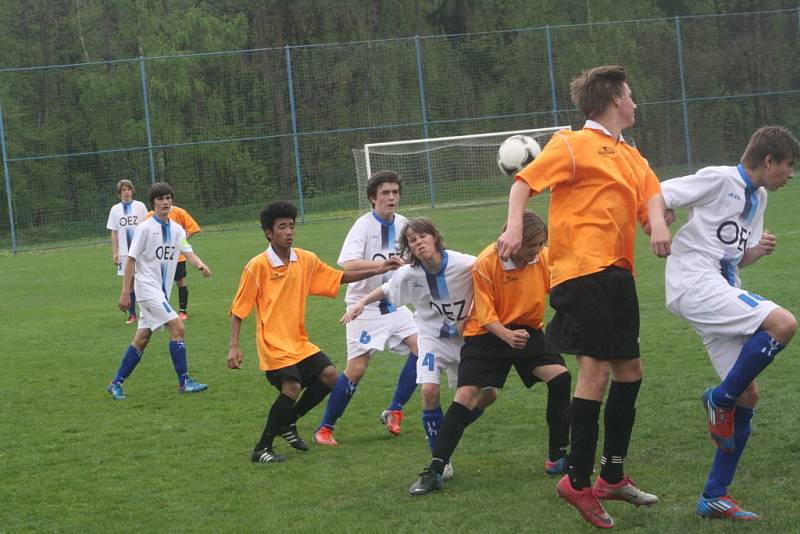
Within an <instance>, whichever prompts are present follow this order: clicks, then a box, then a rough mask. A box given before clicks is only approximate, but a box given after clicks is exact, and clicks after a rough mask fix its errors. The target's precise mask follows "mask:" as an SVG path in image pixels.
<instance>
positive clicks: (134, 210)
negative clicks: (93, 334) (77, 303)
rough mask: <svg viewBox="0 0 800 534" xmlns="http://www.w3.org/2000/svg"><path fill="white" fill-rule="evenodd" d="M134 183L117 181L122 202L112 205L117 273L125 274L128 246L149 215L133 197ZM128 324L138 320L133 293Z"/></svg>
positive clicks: (111, 227)
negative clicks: (139, 225) (138, 226)
mask: <svg viewBox="0 0 800 534" xmlns="http://www.w3.org/2000/svg"><path fill="white" fill-rule="evenodd" d="M134 191H135V190H134V188H133V183H132V182H131V181H130V180H120V181H119V182H117V196H118V197H119V200H120V202H118V203H117V204H114V205H113V206H111V211H110V212H109V213H108V222H107V223H106V228H107V229H109V230H111V255H112V258H113V261H114V265H115V266H116V268H117V275H118V276H123V275H124V274H125V264H126V263H128V262H127V259H128V248H129V247H130V245H131V241H133V233H134V231H135V230H136V226H137V225H138V224H139V223H141V222H142V221H144V219H145V217H146V216H147V207H146V206H145V205H144V203H143V202H139V201H138V200H134V199H133V193H134ZM126 311H127V312H128V321H127V322H128V324H133V323H135V322H136V295H135V294H134V293H131V306H130V308H129V309H128V310H126Z"/></svg>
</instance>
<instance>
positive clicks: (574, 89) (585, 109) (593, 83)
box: [569, 65, 628, 119]
mask: <svg viewBox="0 0 800 534" xmlns="http://www.w3.org/2000/svg"><path fill="white" fill-rule="evenodd" d="M627 80H628V75H627V74H626V73H625V68H624V67H620V66H619V65H604V66H602V67H594V68H592V69H589V70H586V71H584V72H582V73H581V75H580V76H578V77H577V78H575V79H574V80H572V83H570V84H569V93H570V97H571V98H572V102H573V103H574V104H575V106H577V108H578V109H579V110H581V112H582V113H583V114H584V115H586V117H587V118H589V119H591V118H594V117H596V116H597V115H600V114H601V113H603V112H604V111H605V110H606V108H608V106H609V104H611V103H612V102H613V101H614V99H615V98H619V97H622V95H623V87H622V86H623V84H624V83H625V82H627Z"/></svg>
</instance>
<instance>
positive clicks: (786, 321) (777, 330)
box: [764, 308, 797, 345]
mask: <svg viewBox="0 0 800 534" xmlns="http://www.w3.org/2000/svg"><path fill="white" fill-rule="evenodd" d="M764 326H765V328H766V330H767V332H769V335H770V336H772V338H773V339H774V340H775V341H777V342H779V343H781V344H783V345H786V344H788V343H789V342H790V341H791V340H792V338H793V337H794V335H795V334H796V333H797V319H796V318H795V316H794V315H792V313H791V312H789V311H787V310H784V309H783V308H778V309H776V310H774V311H773V312H772V313H770V314H769V316H767V320H766V321H764Z"/></svg>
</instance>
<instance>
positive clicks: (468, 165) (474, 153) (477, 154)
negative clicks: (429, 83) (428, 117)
mask: <svg viewBox="0 0 800 534" xmlns="http://www.w3.org/2000/svg"><path fill="white" fill-rule="evenodd" d="M569 129H570V127H569V126H553V127H549V128H535V129H528V130H514V131H506V132H489V133H479V134H472V135H456V136H449V137H433V138H428V139H408V140H402V141H387V142H382V143H367V144H365V145H364V146H363V147H362V148H356V149H353V159H354V162H355V168H356V181H357V187H358V199H359V200H358V207H359V209H361V210H365V209H369V207H370V203H369V199H368V198H367V196H366V186H367V178H369V176H371V175H372V173H373V172H376V171H378V170H383V169H391V170H393V171H396V172H398V173H399V174H400V175H401V176H402V177H403V205H404V206H409V207H410V206H426V205H427V206H430V207H432V208H435V207H438V206H445V205H460V204H479V203H486V202H494V201H499V200H502V199H503V198H507V197H508V189H509V187H510V186H511V180H510V179H509V178H508V176H506V175H505V174H503V173H502V171H500V169H499V168H498V167H497V149H498V147H499V146H500V144H501V143H502V142H503V141H505V140H506V139H507V138H508V137H510V136H512V135H518V134H524V135H528V136H530V137H533V138H534V139H535V140H536V142H538V143H539V145H540V146H542V147H544V145H546V144H547V142H548V141H549V140H550V137H552V135H553V134H554V133H556V132H558V131H560V130H569Z"/></svg>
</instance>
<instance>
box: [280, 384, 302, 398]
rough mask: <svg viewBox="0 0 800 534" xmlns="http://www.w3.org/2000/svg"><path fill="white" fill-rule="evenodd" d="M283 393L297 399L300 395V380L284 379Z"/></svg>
mask: <svg viewBox="0 0 800 534" xmlns="http://www.w3.org/2000/svg"><path fill="white" fill-rule="evenodd" d="M281 393H283V394H284V395H286V396H287V397H290V398H292V399H296V398H297V397H298V395H300V382H298V381H297V380H284V381H283V383H282V384H281Z"/></svg>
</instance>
